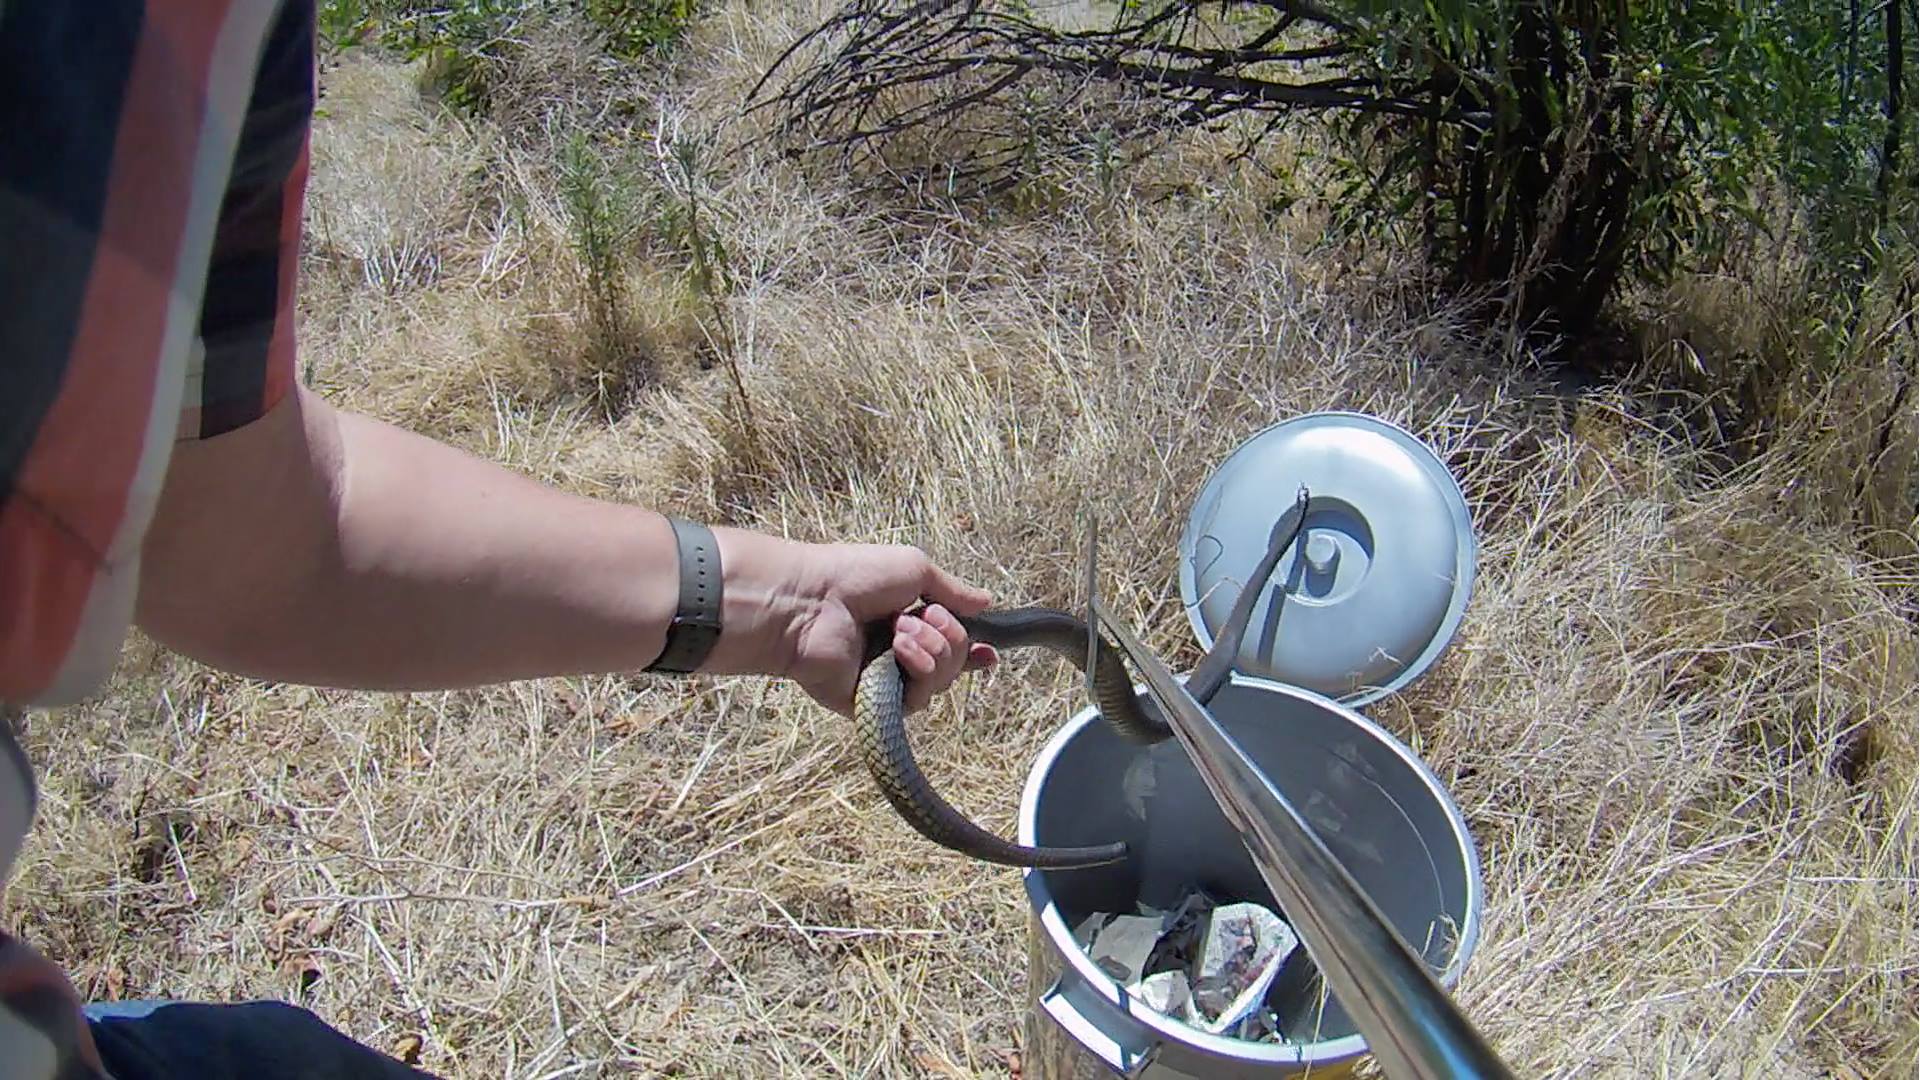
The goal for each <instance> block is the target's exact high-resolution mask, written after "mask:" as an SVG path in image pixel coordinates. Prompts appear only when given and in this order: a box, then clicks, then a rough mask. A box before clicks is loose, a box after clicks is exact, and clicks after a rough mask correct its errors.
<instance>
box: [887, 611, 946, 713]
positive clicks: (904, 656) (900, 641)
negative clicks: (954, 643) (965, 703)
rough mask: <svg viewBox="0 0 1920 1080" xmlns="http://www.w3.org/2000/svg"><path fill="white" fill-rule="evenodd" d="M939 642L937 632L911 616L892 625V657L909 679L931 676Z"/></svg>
mask: <svg viewBox="0 0 1920 1080" xmlns="http://www.w3.org/2000/svg"><path fill="white" fill-rule="evenodd" d="M941 640H942V639H941V637H940V634H939V632H938V631H936V630H934V629H933V627H931V626H928V625H927V624H926V623H924V622H921V621H920V620H919V619H916V618H914V617H913V616H912V615H902V616H900V619H899V621H897V622H895V623H894V625H893V655H894V656H895V658H897V659H898V660H899V661H900V666H901V667H903V668H905V669H906V672H907V676H908V678H909V679H915V680H918V679H924V678H926V677H927V676H929V675H932V674H933V672H934V667H935V662H934V653H935V652H937V651H938V650H939V649H940V648H941V646H940V644H939V642H940V641H941ZM909 697H911V695H909Z"/></svg>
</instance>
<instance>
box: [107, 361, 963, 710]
mask: <svg viewBox="0 0 1920 1080" xmlns="http://www.w3.org/2000/svg"><path fill="white" fill-rule="evenodd" d="M714 532H715V537H716V540H717V542H718V544H719V546H720V554H721V564H722V569H723V574H724V582H725V587H724V591H723V599H724V608H723V621H724V624H725V626H724V629H723V631H722V634H721V637H720V639H719V641H718V642H717V643H716V645H715V648H714V652H713V654H712V656H711V658H710V661H709V663H708V664H707V665H706V667H705V669H704V670H708V671H713V672H747V673H763V674H769V675H790V676H792V677H794V678H796V679H799V680H800V681H801V682H802V684H803V685H805V686H806V688H807V689H808V691H809V692H810V693H813V694H814V695H815V697H817V698H819V699H820V700H822V701H823V702H825V703H826V704H828V705H830V706H832V707H834V708H837V709H840V710H841V711H843V712H844V711H845V710H846V709H847V707H848V706H849V704H850V700H851V695H852V689H853V680H854V677H855V667H856V665H857V663H858V658H859V647H860V633H861V631H862V628H863V627H864V625H865V623H866V622H868V621H870V620H873V619H878V618H883V617H886V616H889V615H892V614H894V613H896V612H898V611H900V610H902V609H904V608H906V607H908V606H910V605H911V604H912V603H913V601H914V600H915V599H917V598H919V597H920V596H922V595H925V596H927V597H928V598H929V599H931V600H933V601H935V602H936V603H937V604H939V605H943V606H945V607H951V608H952V609H953V610H955V611H960V612H962V613H968V612H972V611H977V610H979V609H981V608H983V607H984V606H985V605H986V602H987V597H986V594H985V593H983V592H981V591H980V590H977V589H973V588H969V587H966V586H963V585H961V584H959V583H958V582H956V581H954V580H953V579H952V578H951V577H949V576H948V575H946V574H945V573H943V572H941V571H940V570H939V569H938V568H937V567H935V566H934V565H933V564H932V562H931V561H930V560H928V559H927V558H926V556H925V555H924V554H923V553H921V552H919V551H918V550H917V549H913V548H909V547H898V546H888V547H859V548H855V547H848V546H842V545H812V544H801V543H795V542H791V541H785V540H781V539H779V538H776V537H772V536H767V535H764V534H760V533H755V532H751V531H746V530H738V529H727V528H716V529H715V530H714ZM675 551H676V548H675V543H674V538H673V533H672V531H671V529H670V527H669V526H668V524H667V522H666V519H665V518H664V517H662V516H661V515H659V514H658V513H655V512H653V511H651V510H646V509H641V508H636V507H631V506H625V505H619V504H614V503H609V502H602V501H597V500H593V499H588V498H584V497H580V496H576V495H572V494H569V493H566V492H562V491H559V490H557V489H554V488H550V487H547V486H545V485H542V484H540V483H538V482H536V481H534V480H532V479H529V478H527V477H525V476H522V475H520V474H517V473H515V472H513V471H511V470H508V469H505V468H502V467H500V466H497V465H494V464H492V463H489V462H486V461H483V460H481V459H479V458H476V457H474V456H472V455H470V454H467V453H464V452H462V451H460V450H457V449H454V448H452V447H448V446H445V445H443V444H440V443H437V442H434V441H432V440H430V439H427V438H424V437H421V436H418V435H414V434H411V433H408V432H405V431H402V430H400V429H398V428H395V427H392V426H390V425H387V424H384V423H381V422H379V421H375V420H372V419H369V418H366V417H363V416H359V415H356V414H353V413H349V412H345V411H342V410H339V409H336V408H334V407H333V406H331V405H330V404H328V403H327V402H326V401H325V400H324V399H322V398H321V397H319V396H318V395H317V394H314V393H312V392H310V391H307V390H305V389H296V390H295V391H293V392H292V393H290V394H289V395H288V396H287V398H286V399H285V400H284V401H282V402H281V403H280V405H279V406H278V407H276V408H274V409H273V410H271V411H270V412H269V413H268V414H267V415H265V416H263V417H261V418H260V419H258V420H257V421H255V422H253V423H251V424H248V425H246V426H244V427H241V428H239V429H237V430H234V431H232V432H229V433H226V434H224V435H220V436H218V437H215V438H211V439H205V440H200V441H195V442H184V443H181V444H180V445H179V446H177V447H176V448H175V456H174V459H173V463H172V465H171V467H170V471H169V474H168V478H167V484H166V488H165V490H164V492H163V493H162V496H161V501H160V506H159V509H158V512H157V514H156V517H155V520H154V522H153V525H152V527H151V529H150V531H149V534H148V539H147V542H146V545H145V548H144V553H143V563H144V565H143V569H142V584H141V590H140V597H139V606H138V610H137V616H136V617H137V620H138V622H139V623H140V625H141V626H142V627H143V628H144V629H145V630H146V631H147V632H148V633H149V634H151V635H152V636H153V637H154V638H156V639H157V640H159V641H160V642H162V643H164V644H166V645H168V646H169V647H171V648H174V649H176V650H178V651H180V652H182V653H184V654H187V655H190V656H193V657H195V658H198V659H200V660H203V661H205V662H207V663H209V664H212V665H214V666H217V667H221V668H224V669H226V670H231V671H236V672H241V673H245V674H251V675H255V676H259V677H263V678H270V679H276V680H281V681H289V682H301V683H311V684H318V685H327V686H349V687H363V688H375V689H401V688H445V687H459V686H470V685H475V684H481V683H490V682H498V681H505V680H510V679H518V678H528V677H538V676H547V675H555V674H573V673H597V672H616V671H636V670H639V669H641V668H643V667H645V666H646V665H647V664H648V663H650V662H651V661H652V660H653V659H654V657H656V656H657V655H658V654H659V652H660V650H661V648H662V646H663V644H664V642H665V636H666V630H667V626H668V622H669V620H670V619H671V618H672V616H673V613H674V609H675V604H676V599H677V596H678V589H679V570H678V559H677V557H676V554H675ZM895 648H896V653H897V654H898V655H899V656H900V659H901V661H902V663H903V664H904V665H906V667H907V669H908V672H909V674H910V675H911V676H913V677H914V678H915V683H914V686H913V692H912V694H911V695H910V701H909V704H910V705H912V706H913V707H916V708H917V707H920V706H922V705H924V704H925V703H926V701H927V700H928V698H929V697H930V695H931V694H932V693H933V692H935V691H936V690H938V689H941V688H944V687H945V686H946V685H947V684H949V683H950V682H951V681H952V680H953V679H954V678H955V677H957V675H958V674H959V672H960V670H961V668H962V667H963V666H964V665H965V664H966V662H967V661H968V660H969V659H971V661H972V662H973V663H974V664H975V665H979V664H983V663H987V662H991V660H992V654H991V652H990V651H988V650H986V649H985V648H984V647H979V648H977V649H976V650H974V651H973V652H972V654H971V656H969V650H968V649H967V647H966V643H965V636H964V634H963V633H962V632H961V631H960V630H959V627H958V625H957V623H955V622H954V621H953V620H952V619H951V618H950V617H948V615H947V613H946V612H945V611H943V610H932V609H930V610H929V611H928V612H927V613H926V616H925V618H923V619H922V618H913V617H902V618H900V619H899V620H898V621H897V623H896V638H895Z"/></svg>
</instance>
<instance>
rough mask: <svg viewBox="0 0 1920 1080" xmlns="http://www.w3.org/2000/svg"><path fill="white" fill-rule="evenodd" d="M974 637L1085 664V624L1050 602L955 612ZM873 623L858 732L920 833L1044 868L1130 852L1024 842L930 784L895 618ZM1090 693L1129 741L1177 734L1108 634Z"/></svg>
mask: <svg viewBox="0 0 1920 1080" xmlns="http://www.w3.org/2000/svg"><path fill="white" fill-rule="evenodd" d="M955 618H957V619H958V620H959V621H960V625H961V626H963V627H965V628H966V631H967V636H968V638H970V639H971V640H973V641H978V642H985V643H987V644H989V645H993V646H996V647H1000V648H1020V647H1023V646H1038V647H1040V648H1044V649H1048V650H1051V651H1052V652H1055V653H1057V654H1059V655H1060V656H1062V657H1064V658H1065V659H1067V660H1069V661H1072V662H1073V664H1074V666H1075V667H1077V668H1079V669H1081V671H1082V672H1084V671H1085V670H1086V666H1087V624H1086V623H1085V622H1083V621H1082V620H1080V619H1079V618H1077V617H1075V616H1073V615H1069V614H1067V613H1066V612H1064V611H1058V610H1055V609H1053V608H1041V607H1030V608H1018V609H1014V610H1009V611H991V612H985V613H982V614H979V615H957V616H955ZM880 633H881V631H878V630H876V631H875V633H874V635H873V636H872V637H870V642H869V648H868V651H869V652H870V653H872V652H875V650H876V648H878V653H877V655H874V656H873V657H872V659H870V660H869V661H868V662H867V665H866V667H865V668H863V669H862V670H861V672H860V682H859V685H858V687H857V688H856V689H855V690H854V721H855V727H856V729H857V730H858V732H859V735H860V740H859V741H860V756H861V759H862V760H863V761H864V763H865V764H866V767H867V771H868V772H870V773H872V774H873V778H874V780H875V781H876V782H877V783H878V784H879V786H880V791H881V793H882V794H884V795H885V796H886V797H887V801H888V802H890V803H892V804H893V808H894V809H895V810H896V811H898V812H899V814H900V816H901V817H903V818H905V819H906V820H907V823H908V824H910V825H912V826H913V827H914V828H915V829H917V830H919V832H920V834H921V835H922V836H925V837H926V838H927V839H929V840H932V841H933V842H934V843H936V844H939V845H941V846H943V847H948V848H952V849H953V850H955V851H958V852H960V853H962V854H964V855H970V856H972V857H974V858H976V859H981V860H984V861H986V862H991V863H999V864H1001V865H1003V866H1037V867H1043V868H1047V869H1062V868H1068V867H1080V866H1097V865H1100V864H1102V863H1110V862H1118V861H1120V860H1121V859H1124V858H1126V855H1127V845H1125V844H1124V843H1114V844H1102V845H1098V846H1094V847H1026V846H1023V845H1020V844H1014V843H1009V842H1007V841H1005V840H1002V839H1001V838H1000V837H998V836H995V835H993V834H992V833H990V832H987V831H986V830H985V829H982V828H980V827H979V826H978V825H975V824H974V823H973V822H971V821H969V820H967V818H966V817H965V815H963V814H961V813H960V812H959V811H958V810H956V809H954V808H953V806H952V805H950V804H949V803H948V802H947V801H946V800H945V799H943V798H941V797H940V795H939V794H938V793H937V792H935V791H934V790H933V786H932V785H931V784H929V783H928V782H927V778H926V775H925V774H924V773H922V772H921V771H920V766H919V765H918V764H917V763H915V761H914V759H913V748H912V746H910V745H909V744H908V741H907V729H906V725H905V723H904V722H903V721H904V717H903V712H904V709H905V699H904V696H903V695H904V690H905V685H904V683H903V680H902V676H901V672H900V664H899V662H898V661H897V660H896V659H895V658H894V655H893V648H892V634H893V631H892V629H891V625H890V624H889V626H888V627H887V629H886V630H885V631H884V634H885V637H884V638H880V637H879V636H878V635H879V634H880ZM1093 699H1094V703H1095V704H1096V705H1098V706H1099V708H1100V715H1101V716H1103V717H1105V718H1106V720H1107V723H1109V724H1110V725H1112V727H1113V729H1114V730H1115V731H1116V732H1118V733H1119V734H1120V736H1121V737H1122V738H1125V739H1127V740H1129V741H1131V742H1135V743H1140V744H1143V745H1148V744H1152V743H1157V742H1159V741H1161V740H1162V739H1166V738H1169V737H1171V736H1172V735H1173V729H1172V728H1170V727H1168V726H1167V724H1166V722H1165V721H1163V720H1161V719H1160V718H1159V717H1157V716H1151V715H1149V713H1148V711H1147V710H1146V709H1145V708H1144V707H1143V706H1142V705H1141V703H1140V699H1139V697H1137V696H1136V695H1135V694H1134V690H1133V686H1132V684H1131V683H1130V682H1129V681H1128V679H1127V669H1126V667H1125V665H1123V664H1122V663H1121V662H1120V654H1119V652H1117V651H1116V650H1115V649H1114V648H1113V646H1112V645H1110V644H1109V643H1107V642H1106V641H1105V640H1104V638H1103V639H1102V641H1101V643H1100V650H1099V658H1098V659H1097V660H1096V661H1095V662H1094V671H1093Z"/></svg>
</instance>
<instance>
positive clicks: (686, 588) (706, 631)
mask: <svg viewBox="0 0 1920 1080" xmlns="http://www.w3.org/2000/svg"><path fill="white" fill-rule="evenodd" d="M667 521H668V523H669V524H671V525H672V526H673V542H674V544H675V546H676V547H678V549H679V553H680V606H679V608H678V610H676V611H675V612H674V615H673V622H672V623H671V624H669V625H668V627H667V643H666V646H665V647H664V648H662V649H661V650H660V655H659V656H658V657H657V658H655V659H654V661H653V663H652V664H651V665H649V666H648V668H647V670H648V671H665V672H673V673H677V674H690V673H692V672H695V671H698V670H700V665H702V664H704V663H706V662H707V654H708V653H711V652H712V651H713V643H714V642H716V641H718V640H719V639H720V545H719V544H718V543H716V542H715V541H714V538H713V530H712V529H709V528H707V527H706V526H705V525H701V524H699V523H698V522H693V521H688V520H686V519H685V518H679V517H673V516H669V517H668V518H667Z"/></svg>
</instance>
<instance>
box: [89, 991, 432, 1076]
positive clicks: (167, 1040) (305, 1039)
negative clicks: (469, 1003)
mask: <svg viewBox="0 0 1920 1080" xmlns="http://www.w3.org/2000/svg"><path fill="white" fill-rule="evenodd" d="M83 1011H84V1012H85V1013H86V1016H87V1020H88V1026H89V1028H90V1030H91V1031H92V1032H93V1041H94V1043H95V1044H96V1045H98V1046H99V1048H100V1058H101V1060H102V1062H103V1063H104V1064H105V1065H106V1067H107V1071H108V1072H110V1073H112V1074H113V1076H114V1077H115V1080H189V1078H191V1080H199V1078H205V1080H239V1078H241V1077H254V1076H257V1077H260V1078H261V1080H349V1078H351V1080H360V1078H362V1077H366V1078H373V1080H422V1078H426V1077H428V1074H427V1073H424V1072H421V1071H420V1070H418V1069H414V1068H410V1067H408V1066H406V1065H404V1064H402V1063H401V1062H399V1061H397V1060H395V1059H394V1058H391V1057H388V1056H387V1055H385V1054H382V1053H380V1052H378V1051H376V1050H374V1049H372V1048H371V1047H367V1046H363V1045H361V1044H360V1043H357V1042H354V1041H353V1040H352V1039H349V1038H347V1037H346V1036H345V1035H343V1034H341V1033H340V1032H338V1031H336V1030H334V1029H333V1028H331V1027H329V1026H328V1025H327V1023H326V1022H325V1021H323V1020H321V1019H320V1018H319V1017H318V1016H315V1015H314V1014H313V1013H312V1012H310V1011H308V1010H306V1009H303V1008H300V1007H299V1006H297V1005H289V1004H286V1003H284V1002H278V1001H249V1002H243V1003H240V1004H236V1005H213V1004H204V1003H201V1002H192V1001H112V1002H96V1003H94V1004H92V1005H88V1006H86V1007H85V1009H84V1010H83Z"/></svg>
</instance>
